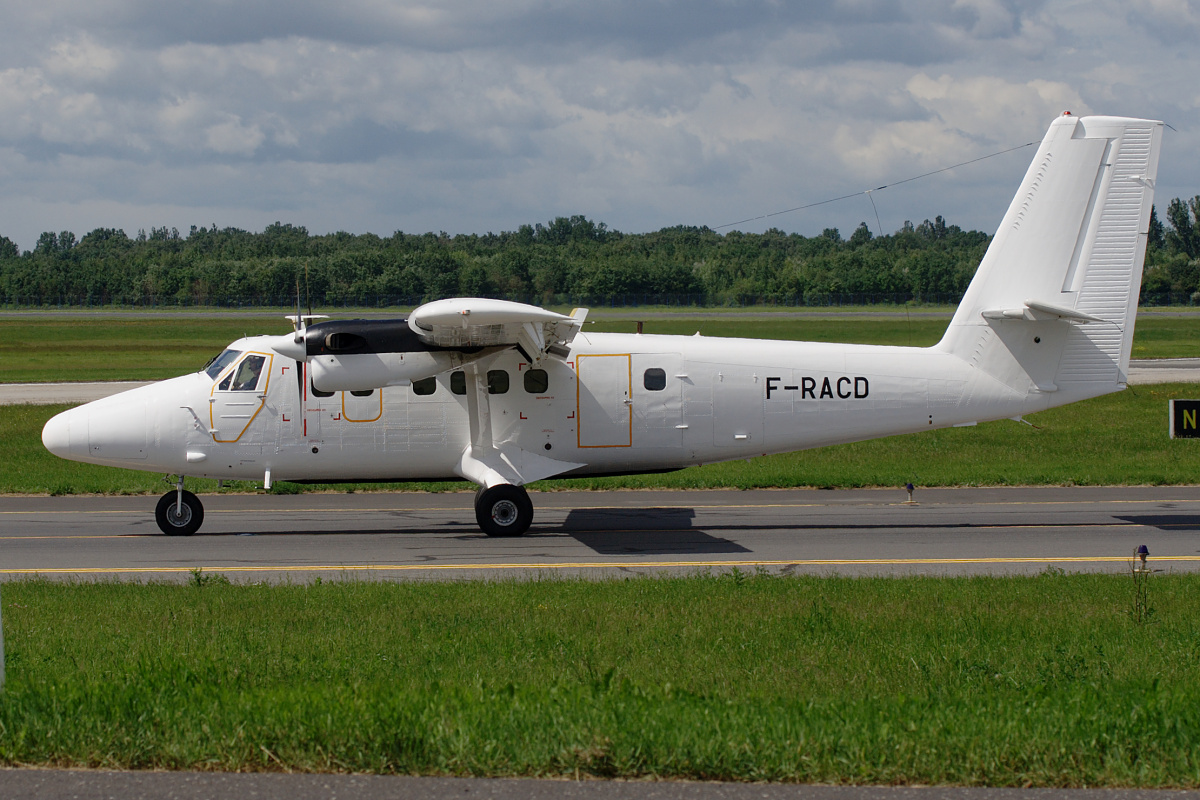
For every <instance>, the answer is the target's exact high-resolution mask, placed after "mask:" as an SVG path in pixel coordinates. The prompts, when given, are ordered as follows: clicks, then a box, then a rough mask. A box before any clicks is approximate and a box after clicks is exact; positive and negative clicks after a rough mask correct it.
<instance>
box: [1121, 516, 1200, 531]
mask: <svg viewBox="0 0 1200 800" xmlns="http://www.w3.org/2000/svg"><path fill="white" fill-rule="evenodd" d="M1116 519H1119V520H1121V521H1122V522H1131V523H1133V524H1134V525H1144V526H1145V527H1147V528H1159V529H1160V530H1172V531H1200V514H1131V515H1129V516H1125V517H1116Z"/></svg>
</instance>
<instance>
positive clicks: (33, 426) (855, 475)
mask: <svg viewBox="0 0 1200 800" xmlns="http://www.w3.org/2000/svg"><path fill="white" fill-rule="evenodd" d="M1198 395H1200V387H1198V386H1196V385H1194V384H1163V385H1157V386H1140V387H1135V388H1133V389H1128V390H1126V391H1124V392H1118V393H1116V394H1112V395H1107V396H1105V397H1099V398H1096V399H1094V400H1088V401H1085V402H1082V403H1075V404H1073V405H1069V406H1064V407H1062V408H1056V409H1052V410H1050V411H1044V412H1042V413H1040V414H1034V415H1032V416H1030V417H1029V418H1028V419H1029V421H1030V422H1031V423H1032V424H1034V425H1037V426H1038V427H1036V428H1034V427H1030V426H1028V425H1022V424H1019V423H1016V422H1011V421H1008V420H1004V421H1001V422H989V423H984V424H982V425H978V426H975V427H971V428H950V429H947V430H938V431H929V432H925V433H917V434H911V435H907V436H894V437H890V438H887V439H875V440H873V441H869V442H859V443H856V444H848V445H838V446H835V447H825V448H821V449H817V450H805V451H802V452H799V453H788V454H784V455H778V456H766V457H762V458H756V459H753V460H752V461H749V462H745V461H731V462H726V463H724V464H712V465H709V466H705V467H691V468H689V469H685V470H681V471H679V472H673V473H668V474H665V475H632V476H626V477H618V478H579V479H572V480H558V481H554V480H550V481H539V482H538V483H535V484H533V485H532V487H533V488H535V489H542V490H553V489H612V488H622V487H625V488H679V489H703V488H721V487H732V488H737V489H755V488H764V487H797V486H820V487H856V486H903V485H904V484H905V483H908V482H910V481H911V482H912V483H914V484H916V485H918V486H999V485H1017V486H1022V485H1072V484H1074V485H1081V486H1082V485H1091V486H1101V485H1178V484H1194V483H1196V482H1197V480H1198V477H1197V476H1200V442H1196V441H1194V440H1183V439H1169V438H1168V435H1167V405H1168V403H1167V401H1168V400H1169V399H1171V398H1180V397H1196V396H1198ZM64 408H66V406H0V441H3V442H4V443H5V458H4V460H3V462H0V492H25V493H39V494H40V493H50V494H74V493H93V492H99V493H106V494H130V493H133V494H138V493H146V492H149V493H159V492H162V491H165V489H166V487H165V485H164V484H163V482H162V476H161V475H159V474H156V473H142V472H133V471H130V470H124V469H117V468H113V467H98V466H93V465H89V464H79V463H76V462H73V461H64V460H62V459H60V458H57V457H55V456H53V455H51V454H50V453H48V452H47V451H46V450H45V448H43V447H42V442H41V429H42V426H43V425H44V424H45V421H46V420H47V419H49V418H50V417H51V416H52V415H54V414H56V413H58V412H59V411H62V410H63V409H64ZM188 485H189V487H192V486H194V487H195V489H196V490H198V491H213V490H215V488H216V482H215V481H202V480H195V481H191V480H189V484H188ZM276 485H277V486H278V487H280V489H281V490H283V491H295V490H296V488H297V487H295V485H289V484H276ZM252 486H254V484H251V483H244V484H235V486H234V489H235V490H237V489H238V488H240V489H242V490H244V489H247V488H250V487H252ZM317 488H321V487H317ZM325 488H331V489H339V490H341V489H345V488H346V487H345V486H330V487H325ZM357 488H359V489H395V488H409V489H422V490H435V491H437V490H446V489H465V488H469V487H468V485H467V484H465V483H436V484H362V485H359V486H358V487H357Z"/></svg>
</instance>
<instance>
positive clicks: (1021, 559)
mask: <svg viewBox="0 0 1200 800" xmlns="http://www.w3.org/2000/svg"><path fill="white" fill-rule="evenodd" d="M1089 562H1101V563H1124V564H1129V563H1130V559H1129V556H1051V557H1026V556H1018V557H1011V558H1003V557H999V558H809V559H783V560H772V561H766V560H753V561H746V560H731V561H562V562H553V563H537V562H529V563H510V564H504V563H498V564H323V565H275V564H263V565H260V566H249V567H247V566H237V567H225V566H216V565H204V566H199V567H80V568H71V567H52V568H44V569H0V575H113V574H137V575H142V574H145V575H159V574H172V573H184V572H187V573H191V572H195V571H196V570H200V571H202V572H237V573H241V572H246V573H255V572H419V571H449V570H483V571H486V570H495V571H501V570H515V569H525V570H534V569H613V568H621V569H636V568H650V567H785V566H797V567H808V566H835V567H836V566H845V567H858V566H909V565H939V564H1079V563H1089ZM1160 562H1172V563H1177V562H1200V556H1154V557H1153V559H1152V562H1151V563H1152V564H1157V563H1160Z"/></svg>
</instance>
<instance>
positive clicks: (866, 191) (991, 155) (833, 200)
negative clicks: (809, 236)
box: [713, 142, 1037, 235]
mask: <svg viewBox="0 0 1200 800" xmlns="http://www.w3.org/2000/svg"><path fill="white" fill-rule="evenodd" d="M1035 144H1037V142H1026V143H1025V144H1019V145H1017V146H1016V147H1009V148H1008V149H1006V150H998V151H996V152H995V153H988V154H987V155H986V156H980V157H979V158H972V159H971V160H970V161H960V162H959V163H957V164H951V165H950V166H948V167H942V168H941V169H935V170H932V171H930V172H923V173H921V174H920V175H914V176H912V177H911V178H905V179H904V180H901V181H896V182H895V183H885V184H884V185H883V186H876V187H875V188H874V189H863V190H862V191H859V192H852V193H850V194H844V195H842V196H841V197H831V198H830V199H828V200H819V201H817V202H816V203H809V204H807V205H803V206H796V207H795V208H785V209H784V210H783V211H772V212H771V213H770V214H759V215H758V216H757V217H747V218H746V219H739V220H738V221H737V222H726V223H725V224H724V225H717V226H716V227H714V228H713V230H714V231H719V230H721V229H722V228H732V227H733V226H734V225H744V224H746V223H747V222H757V221H758V220H760V219H770V218H771V217H778V216H781V215H783V214H791V213H792V212H795V211H804V210H805V209H807V208H816V207H817V206H825V205H829V204H830V203H837V202H839V201H841V200H849V199H850V198H851V197H858V196H859V195H863V194H865V195H867V196H868V197H870V196H871V192H878V191H881V190H883V189H890V188H891V187H893V186H900V185H901V184H905V183H912V182H913V181H919V180H921V179H922V178H928V177H929V176H930V175H937V174H939V173H942V172H949V171H950V170H952V169H957V168H958V167H965V166H967V165H968V164H975V163H977V162H979V161H986V160H987V159H989V158H995V157H996V156H1002V155H1004V154H1005V153H1012V152H1014V151H1016V150H1023V149H1024V148H1026V147H1032V146H1033V145H1035ZM874 205H875V200H874V198H872V199H871V206H872V207H874ZM875 222H876V224H878V223H879V211H878V209H877V210H876V211H875ZM882 228H883V226H882V225H880V231H879V233H880V235H882V234H883V230H882Z"/></svg>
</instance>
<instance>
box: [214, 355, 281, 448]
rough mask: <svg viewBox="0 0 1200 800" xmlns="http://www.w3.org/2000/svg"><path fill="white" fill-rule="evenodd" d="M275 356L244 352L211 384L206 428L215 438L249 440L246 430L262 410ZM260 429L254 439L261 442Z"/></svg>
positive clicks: (244, 442)
mask: <svg viewBox="0 0 1200 800" xmlns="http://www.w3.org/2000/svg"><path fill="white" fill-rule="evenodd" d="M273 363H274V357H273V356H271V355H270V354H268V353H247V354H246V355H244V356H242V360H241V361H239V362H238V363H237V365H236V366H234V367H233V368H232V369H230V370H229V371H228V372H227V373H226V374H225V375H224V377H223V378H222V379H221V380H220V381H219V382H218V383H217V384H216V385H215V386H214V387H213V389H212V393H211V395H210V397H209V428H210V429H211V430H212V437H213V441H214V442H221V443H232V442H238V443H240V444H250V443H251V442H250V441H248V440H247V437H246V430H247V429H248V428H249V427H250V424H251V423H252V422H254V419H255V417H257V416H258V412H259V411H261V410H262V407H263V402H264V401H265V400H266V397H267V384H268V383H269V382H270V380H271V366H272V364H273ZM261 436H262V431H261V429H260V430H258V432H257V436H254V437H250V438H254V439H259V440H260V441H255V442H253V443H254V444H261Z"/></svg>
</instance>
